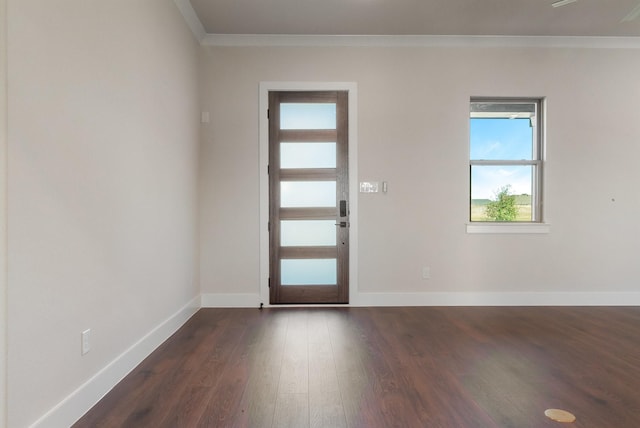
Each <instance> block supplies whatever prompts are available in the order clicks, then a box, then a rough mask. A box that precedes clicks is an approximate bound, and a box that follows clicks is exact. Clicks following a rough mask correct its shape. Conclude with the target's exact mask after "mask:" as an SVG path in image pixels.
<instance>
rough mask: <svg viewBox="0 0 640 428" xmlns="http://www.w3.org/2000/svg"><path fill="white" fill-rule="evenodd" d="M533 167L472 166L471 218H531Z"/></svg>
mask: <svg viewBox="0 0 640 428" xmlns="http://www.w3.org/2000/svg"><path fill="white" fill-rule="evenodd" d="M533 169H534V167H533V166H530V165H526V166H522V165H514V166H484V165H473V166H472V167H471V216H470V217H471V221H532V219H533V217H532V208H531V207H532V195H533Z"/></svg>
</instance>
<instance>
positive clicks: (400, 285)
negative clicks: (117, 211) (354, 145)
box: [200, 47, 640, 304]
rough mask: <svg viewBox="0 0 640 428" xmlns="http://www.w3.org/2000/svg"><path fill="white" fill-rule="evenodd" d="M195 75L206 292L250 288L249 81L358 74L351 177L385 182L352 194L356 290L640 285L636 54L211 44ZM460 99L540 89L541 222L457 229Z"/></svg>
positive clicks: (253, 223) (252, 88)
mask: <svg viewBox="0 0 640 428" xmlns="http://www.w3.org/2000/svg"><path fill="white" fill-rule="evenodd" d="M202 70H203V72H202V73H203V76H205V83H204V84H203V97H204V99H203V104H204V107H203V108H204V110H209V111H211V112H212V114H211V118H212V122H211V124H209V126H208V127H207V128H206V132H205V135H204V142H203V147H202V153H201V158H202V159H201V170H202V176H201V184H200V185H201V208H200V210H201V230H200V233H201V246H200V248H201V250H200V254H201V288H202V292H203V293H204V294H212V296H213V297H211V299H213V300H215V294H217V295H219V296H221V298H222V297H223V296H224V295H225V294H232V293H250V294H251V293H256V294H257V293H258V292H259V274H260V272H259V253H258V248H259V222H258V219H259V209H260V204H259V186H258V183H259V167H260V165H259V143H258V141H259V134H258V123H259V121H258V117H259V116H258V115H259V112H258V96H259V92H258V88H259V84H260V82H261V81H338V82H343V81H353V82H356V83H357V85H358V95H359V99H358V100H357V103H358V120H359V121H358V130H359V135H358V153H357V156H358V172H359V177H360V180H371V181H374V180H377V181H382V180H386V181H388V182H389V193H388V194H386V195H384V194H373V195H371V194H369V195H359V205H358V206H359V218H358V219H357V221H358V231H359V232H358V234H359V242H358V248H359V250H358V260H359V284H358V286H359V290H358V292H359V293H401V294H403V293H404V294H406V295H407V296H412V298H415V296H416V295H420V294H421V293H425V292H429V293H433V294H432V295H434V296H435V295H437V294H438V293H452V292H459V293H479V294H481V295H482V294H486V295H491V296H497V295H500V294H502V293H522V294H521V296H523V298H526V296H531V294H532V293H538V292H540V293H559V292H571V293H617V292H620V293H635V292H639V291H640V289H639V287H638V281H637V278H638V277H639V276H640V265H639V264H638V263H637V261H636V258H637V254H639V253H640V241H639V240H638V239H637V237H638V236H639V235H640V222H638V221H637V219H638V218H639V216H640V198H638V197H637V183H639V182H640V169H639V168H637V165H635V162H636V160H637V159H638V158H639V157H640V145H638V144H637V142H638V141H640V113H639V112H638V109H637V100H638V99H640V85H638V84H637V82H638V80H637V76H639V75H640V56H639V55H638V50H636V49H584V48H578V49H570V48H535V47H529V48H509V47H504V48H500V47H492V48H488V47H487V48H463V47H455V48H438V47H411V48H410V47H406V48H403V47H396V48H383V47H362V48H356V47H353V48H348V47H344V48H333V47H332V48H330V47H305V48H296V47H260V48H252V47H209V48H208V50H207V53H206V54H205V55H204V57H203V65H202ZM471 96H536V97H537V96H540V97H546V99H547V106H548V114H547V162H546V166H545V167H546V169H545V179H546V180H545V182H546V184H545V189H544V190H545V217H546V220H547V221H548V222H549V223H550V224H551V233H549V234H544V235H470V234H467V233H466V231H465V224H466V223H467V218H468V194H469V191H468V187H469V184H468V183H469V174H468V170H469V166H468V103H469V98H470V97H471ZM612 199H615V202H613V201H612ZM422 266H429V267H430V268H431V279H429V280H423V279H422V278H421V268H422ZM408 293H411V294H408ZM490 293H497V294H490ZM571 296H572V294H569V295H568V297H567V296H565V298H566V303H568V304H571V302H572V300H571V298H572V297H571ZM634 296H636V295H635V294H634ZM489 300H490V299H489ZM405 301H408V302H410V303H411V302H413V303H419V302H420V301H416V300H413V301H412V300H411V299H405ZM575 301H577V300H575ZM421 302H423V303H429V302H430V300H429V297H426V298H425V299H423V300H421ZM356 303H357V302H356ZM485 303H487V302H486V301H485ZM488 303H491V302H490V301H489V302H488ZM523 303H526V301H524V302H523ZM591 303H593V302H591ZM603 303H605V302H604V301H603ZM627 303H629V302H627Z"/></svg>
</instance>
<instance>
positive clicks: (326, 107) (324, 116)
mask: <svg viewBox="0 0 640 428" xmlns="http://www.w3.org/2000/svg"><path fill="white" fill-rule="evenodd" d="M280 129H336V105H335V104H334V103H282V104H280Z"/></svg>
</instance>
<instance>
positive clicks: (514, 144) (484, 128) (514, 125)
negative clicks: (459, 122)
mask: <svg viewBox="0 0 640 428" xmlns="http://www.w3.org/2000/svg"><path fill="white" fill-rule="evenodd" d="M533 129H534V128H533V127H532V126H531V119H529V118H523V119H505V118H482V119H479V118H472V119H470V136H471V138H470V148H471V159H472V160H531V159H533V156H534V145H533Z"/></svg>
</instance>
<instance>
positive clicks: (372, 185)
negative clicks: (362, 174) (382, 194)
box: [360, 181, 380, 193]
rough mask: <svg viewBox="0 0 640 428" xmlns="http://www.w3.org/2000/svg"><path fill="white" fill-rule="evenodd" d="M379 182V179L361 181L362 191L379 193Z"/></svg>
mask: <svg viewBox="0 0 640 428" xmlns="http://www.w3.org/2000/svg"><path fill="white" fill-rule="evenodd" d="M379 187H380V186H379V184H378V182H377V181H371V182H370V181H361V182H360V193H378V191H379V190H378V189H379Z"/></svg>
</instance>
